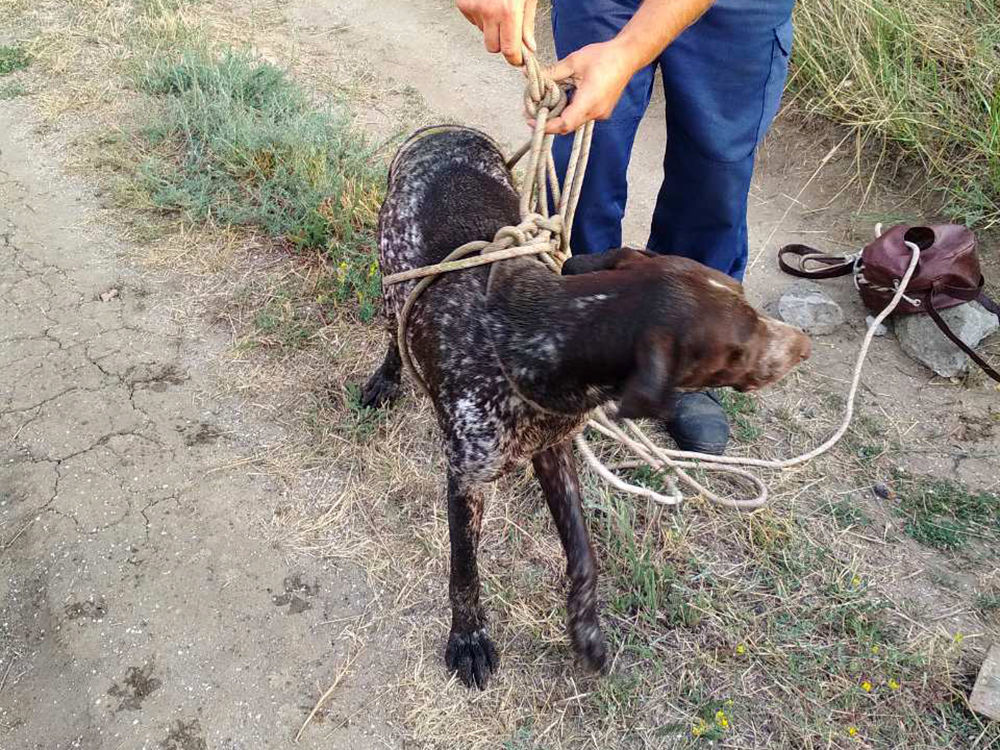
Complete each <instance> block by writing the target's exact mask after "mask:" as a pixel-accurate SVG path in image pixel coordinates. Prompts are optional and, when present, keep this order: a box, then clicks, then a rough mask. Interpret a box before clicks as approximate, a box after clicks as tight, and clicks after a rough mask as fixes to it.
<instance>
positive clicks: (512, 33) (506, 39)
mask: <svg viewBox="0 0 1000 750" xmlns="http://www.w3.org/2000/svg"><path fill="white" fill-rule="evenodd" d="M517 21H518V18H517V14H514V17H513V18H506V19H504V20H503V21H501V22H500V23H501V25H500V51H501V52H503V56H504V58H506V60H507V62H509V63H510V64H511V65H518V66H520V65H523V64H524V59H523V58H522V55H521V25H520V24H519V23H517Z"/></svg>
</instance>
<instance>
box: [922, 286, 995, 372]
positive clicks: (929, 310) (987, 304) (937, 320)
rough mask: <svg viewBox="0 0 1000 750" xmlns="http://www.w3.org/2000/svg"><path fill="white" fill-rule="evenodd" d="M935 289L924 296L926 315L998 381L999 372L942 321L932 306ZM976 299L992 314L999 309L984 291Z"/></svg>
mask: <svg viewBox="0 0 1000 750" xmlns="http://www.w3.org/2000/svg"><path fill="white" fill-rule="evenodd" d="M935 291H937V287H936V286H935V288H934V290H933V291H931V293H930V294H928V295H927V296H926V297H925V300H926V302H927V313H928V315H930V316H931V319H932V320H933V321H934V322H935V323H936V324H937V327H938V328H940V329H941V333H943V334H944V335H945V336H947V337H948V338H949V339H951V342H952V343H953V344H954V345H955V346H957V347H958V348H959V349H961V350H962V351H963V352H965V353H966V354H967V355H969V359H971V360H972V361H973V362H975V363H976V364H977V365H979V366H980V367H981V368H982V370H983V372H985V373H986V374H987V375H989V376H990V377H991V378H993V379H994V380H995V381H997V382H998V383H1000V372H997V371H996V370H994V369H993V368H992V367H990V366H989V365H988V364H986V360H984V359H983V358H982V357H980V356H979V355H978V354H976V352H974V351H973V350H972V347H970V346H968V345H967V344H966V343H965V342H964V341H962V339H960V338H959V337H958V336H956V335H955V334H954V332H952V330H951V328H949V327H948V324H947V323H945V322H944V318H942V317H941V314H940V313H939V312H938V311H937V309H936V308H935V307H934V292H935ZM976 301H977V302H979V303H980V304H982V305H983V307H985V308H986V309H987V310H989V311H990V312H992V313H993V314H994V315H996V314H997V310H1000V306H998V305H997V303H996V302H994V301H993V300H991V299H990V298H989V297H987V296H986V293H985V292H980V293H979V295H978V296H977V297H976Z"/></svg>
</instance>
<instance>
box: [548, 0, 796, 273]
mask: <svg viewBox="0 0 1000 750" xmlns="http://www.w3.org/2000/svg"><path fill="white" fill-rule="evenodd" d="M793 3H794V0H718V1H717V2H716V3H715V4H714V5H713V6H712V7H711V8H710V9H709V10H708V11H707V12H706V13H705V15H703V16H702V17H701V18H700V19H699V20H698V21H697V22H696V23H694V24H693V25H692V26H690V27H689V28H688V29H687V30H685V31H684V32H683V33H682V34H681V35H680V36H679V37H677V39H676V40H674V42H673V44H671V45H670V46H669V47H667V49H666V50H665V51H664V52H663V53H662V54H661V55H660V57H659V58H658V59H657V60H655V61H654V62H653V63H652V64H651V65H649V66H647V67H646V68H643V69H642V70H640V71H639V72H637V73H636V74H635V76H634V77H633V78H632V80H631V81H630V83H629V84H628V86H627V87H626V89H625V92H624V93H623V95H622V98H621V100H620V101H619V103H618V105H617V107H616V108H615V110H614V112H613V113H612V115H611V117H610V118H609V119H608V120H606V121H603V122H598V123H596V125H595V127H594V138H593V143H592V147H591V152H590V162H589V165H588V167H587V175H586V177H585V179H584V183H583V191H582V193H581V195H580V203H579V206H578V208H577V212H576V222H575V224H574V226H573V252H574V253H599V252H603V251H605V250H609V249H612V248H617V247H620V246H621V241H622V228H621V223H622V217H623V216H624V215H625V202H626V200H627V198H628V183H627V181H626V172H627V169H628V164H629V157H630V155H631V152H632V144H633V142H634V141H635V133H636V129H637V128H638V126H639V120H641V119H642V116H643V114H644V113H645V112H646V108H647V106H648V105H649V99H650V95H651V94H652V91H653V78H654V73H655V68H656V67H659V69H660V71H661V74H662V77H663V88H664V95H665V99H666V110H667V112H666V120H667V147H666V153H665V154H664V157H663V183H662V185H661V187H660V192H659V195H658V196H657V199H656V207H655V209H654V211H653V218H652V224H651V227H650V233H649V241H648V243H647V247H648V248H649V249H650V250H653V251H654V252H658V253H670V254H674V255H683V256H686V257H688V258H692V259H694V260H697V261H700V262H702V263H704V264H705V265H708V266H711V267H712V268H716V269H718V270H719V271H722V272H723V273H726V274H729V275H730V276H732V277H734V278H736V279H737V280H742V278H743V273H744V271H745V270H746V265H747V252H748V248H747V219H746V213H747V195H748V193H749V190H750V179H751V176H752V174H753V166H754V155H755V152H756V149H757V144H759V143H760V141H761V139H762V138H763V137H764V134H765V133H766V132H767V129H768V127H770V125H771V121H772V120H773V119H774V116H775V114H776V113H777V111H778V106H779V104H780V102H781V94H782V91H783V90H784V86H785V79H786V77H787V74H788V55H789V53H790V52H791V46H792V19H791V14H792V5H793ZM640 4H641V0H553V3H552V29H553V32H554V35H555V43H556V53H557V54H558V56H559V57H560V58H563V57H565V56H566V55H568V54H570V53H571V52H574V51H575V50H578V49H580V48H581V47H584V46H586V45H588V44H593V43H595V42H604V41H608V40H610V39H612V38H613V37H614V36H615V35H616V34H617V33H618V32H619V31H620V30H621V29H622V27H624V26H625V24H626V23H628V21H629V19H630V18H631V17H632V14H633V13H634V12H635V11H636V9H637V8H638V7H639V5H640ZM571 144H572V136H561V137H558V138H556V142H555V148H554V152H555V159H556V165H557V167H558V171H559V174H560V176H562V175H563V174H564V173H565V171H564V170H565V167H566V162H567V160H568V158H569V152H570V146H571ZM642 168H644V169H645V168H649V169H652V168H653V167H652V165H642Z"/></svg>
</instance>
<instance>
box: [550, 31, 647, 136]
mask: <svg viewBox="0 0 1000 750" xmlns="http://www.w3.org/2000/svg"><path fill="white" fill-rule="evenodd" d="M639 67H640V66H639V65H637V64H636V59H635V56H634V55H633V54H630V52H629V49H628V46H627V45H624V44H622V43H621V42H619V41H618V40H617V39H613V40H611V41H610V42H598V43H597V44H590V45H587V46H586V47H583V48H581V49H579V50H577V51H576V52H574V53H572V54H570V55H567V56H566V57H564V58H563V59H562V60H560V61H559V62H557V63H556V64H555V65H553V66H552V67H551V68H549V69H548V70H546V71H545V73H546V75H548V76H549V77H550V78H552V80H554V81H556V82H561V81H564V82H567V83H571V84H572V85H573V86H574V87H575V88H576V91H575V92H574V94H573V99H572V101H570V103H569V104H567V105H566V109H564V110H563V111H562V113H561V114H560V115H559V116H558V117H553V118H552V119H551V120H549V121H548V122H547V123H546V125H545V132H546V133H558V134H566V133H572V132H573V131H574V130H576V129H577V128H578V127H580V126H581V125H583V124H584V123H585V122H589V121H590V120H606V119H608V118H609V117H610V116H611V113H612V112H613V111H614V108H615V105H616V104H618V100H619V99H620V98H621V95H622V91H624V90H625V86H626V85H627V84H628V82H629V80H630V79H631V78H632V76H633V75H634V74H635V72H636V70H638V68H639ZM532 124H533V123H532Z"/></svg>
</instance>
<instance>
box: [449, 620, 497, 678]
mask: <svg viewBox="0 0 1000 750" xmlns="http://www.w3.org/2000/svg"><path fill="white" fill-rule="evenodd" d="M444 662H445V664H447V665H448V669H450V670H451V671H452V672H455V673H457V674H458V679H460V680H461V681H462V682H463V683H464V684H465V686H466V687H472V686H473V685H475V686H476V687H478V688H479V689H480V690H485V689H486V683H487V682H489V679H490V677H491V676H492V675H493V674H495V673H496V672H497V668H498V667H499V666H500V662H499V660H498V659H497V651H496V648H494V647H493V641H491V640H490V637H489V636H488V635H486V629H485V628H480V629H479V630H475V631H473V632H471V633H457V632H455V631H452V632H451V635H449V636H448V648H447V649H446V650H445V653H444Z"/></svg>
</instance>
